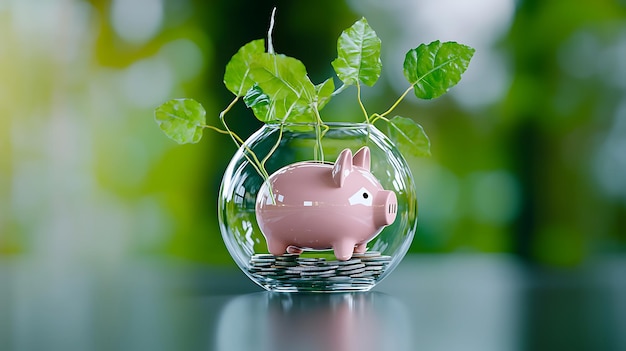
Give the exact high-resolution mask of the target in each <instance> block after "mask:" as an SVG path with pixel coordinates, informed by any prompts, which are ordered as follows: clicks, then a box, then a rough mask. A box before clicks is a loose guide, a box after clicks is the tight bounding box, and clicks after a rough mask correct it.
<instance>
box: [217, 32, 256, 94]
mask: <svg viewBox="0 0 626 351" xmlns="http://www.w3.org/2000/svg"><path fill="white" fill-rule="evenodd" d="M263 52H265V40H264V39H258V40H253V41H251V42H249V43H247V44H246V45H244V46H242V47H241V48H240V49H239V51H237V53H236V54H235V55H233V57H232V58H231V59H230V61H228V63H227V64H226V71H225V72H224V85H226V88H227V89H228V90H230V92H231V93H233V94H235V95H236V96H243V95H244V94H245V93H246V92H247V91H248V90H249V89H250V88H251V87H252V85H254V81H253V80H252V79H250V65H251V63H252V62H254V59H255V57H256V55H258V54H261V53H263Z"/></svg>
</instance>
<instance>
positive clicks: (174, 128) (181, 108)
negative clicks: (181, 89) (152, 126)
mask: <svg viewBox="0 0 626 351" xmlns="http://www.w3.org/2000/svg"><path fill="white" fill-rule="evenodd" d="M205 116H206V111H205V110H204V107H202V105H201V104H200V103H199V102H197V101H195V100H193V99H174V100H170V101H167V102H165V103H163V104H162V105H161V106H159V107H157V108H156V109H155V110H154V118H155V120H156V122H157V124H158V125H159V128H161V130H162V131H163V132H164V133H165V135H167V136H168V137H169V138H171V139H172V140H174V141H176V142H177V143H179V144H186V143H197V142H199V141H200V139H201V138H202V129H203V128H204V127H205V125H206V117H205Z"/></svg>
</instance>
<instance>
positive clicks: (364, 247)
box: [354, 243, 367, 254]
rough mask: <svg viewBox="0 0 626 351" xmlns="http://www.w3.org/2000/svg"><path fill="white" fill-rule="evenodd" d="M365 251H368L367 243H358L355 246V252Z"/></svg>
mask: <svg viewBox="0 0 626 351" xmlns="http://www.w3.org/2000/svg"><path fill="white" fill-rule="evenodd" d="M365 251H367V243H360V244H357V245H356V247H355V248H354V253H359V254H362V253H365Z"/></svg>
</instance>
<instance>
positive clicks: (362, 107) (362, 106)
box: [356, 81, 370, 123]
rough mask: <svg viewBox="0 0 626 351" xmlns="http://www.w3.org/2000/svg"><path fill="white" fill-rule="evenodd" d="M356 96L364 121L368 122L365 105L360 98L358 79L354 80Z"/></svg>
mask: <svg viewBox="0 0 626 351" xmlns="http://www.w3.org/2000/svg"><path fill="white" fill-rule="evenodd" d="M356 98H357V100H358V101H359V106H360V107H361V111H363V115H365V122H366V123H370V118H369V115H368V114H367V110H365V106H364V105H363V101H362V100H361V84H360V83H359V82H358V81H357V82H356Z"/></svg>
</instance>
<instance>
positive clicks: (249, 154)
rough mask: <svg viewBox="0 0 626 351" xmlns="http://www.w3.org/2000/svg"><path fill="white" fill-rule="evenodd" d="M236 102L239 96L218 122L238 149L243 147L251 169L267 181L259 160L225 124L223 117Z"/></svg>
mask: <svg viewBox="0 0 626 351" xmlns="http://www.w3.org/2000/svg"><path fill="white" fill-rule="evenodd" d="M237 101H239V96H236V97H235V98H234V99H233V101H231V102H230V104H228V106H226V108H225V109H224V110H223V111H222V112H220V122H222V125H223V126H224V128H226V131H225V132H226V134H228V135H230V137H231V138H232V139H233V142H234V143H235V145H236V146H237V147H238V148H242V147H243V149H244V153H243V155H244V157H245V158H246V159H247V160H248V162H250V164H251V165H252V167H254V169H255V170H256V171H257V173H259V175H260V176H261V177H263V179H264V180H267V179H268V178H269V177H270V176H269V174H268V173H267V171H266V170H265V167H263V164H262V163H261V162H260V161H259V158H258V157H257V156H256V154H255V153H254V151H252V150H251V149H250V148H249V147H248V146H246V145H245V143H244V141H243V140H242V139H241V138H240V137H239V136H238V135H237V134H236V133H235V132H233V131H231V130H230V128H228V124H226V119H225V118H224V117H225V116H226V114H227V113H228V112H229V111H230V109H232V108H233V106H235V104H236V103H237ZM211 129H214V130H216V131H221V130H218V129H217V128H215V127H212V128H211ZM250 157H252V159H250Z"/></svg>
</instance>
